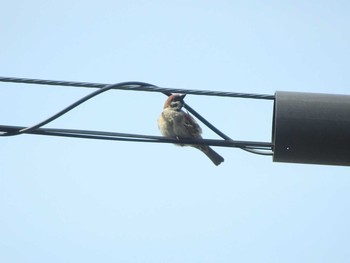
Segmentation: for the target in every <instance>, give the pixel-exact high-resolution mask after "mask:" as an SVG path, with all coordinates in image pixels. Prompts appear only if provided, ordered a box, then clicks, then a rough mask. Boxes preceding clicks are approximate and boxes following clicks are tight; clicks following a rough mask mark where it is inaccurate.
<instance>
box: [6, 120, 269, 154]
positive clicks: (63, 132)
mask: <svg viewBox="0 0 350 263" xmlns="http://www.w3.org/2000/svg"><path fill="white" fill-rule="evenodd" d="M24 129H25V127H19V126H8V125H0V131H2V132H4V133H13V132H16V131H18V130H24ZM24 133H25V134H34V135H49V136H60V137H73V138H85V139H100V140H114V141H131V142H153V143H154V142H156V143H175V144H193V145H210V146H218V147H236V148H241V147H252V148H254V149H255V148H256V149H265V150H271V149H272V144H271V143H268V142H251V141H232V140H212V139H174V138H166V137H162V136H152V135H140V134H131V133H118V132H105V131H92V130H74V129H55V128H37V129H35V130H27V131H26V132H24Z"/></svg>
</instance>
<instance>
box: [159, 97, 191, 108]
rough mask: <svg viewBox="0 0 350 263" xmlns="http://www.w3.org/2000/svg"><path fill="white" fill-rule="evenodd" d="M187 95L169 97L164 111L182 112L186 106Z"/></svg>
mask: <svg viewBox="0 0 350 263" xmlns="http://www.w3.org/2000/svg"><path fill="white" fill-rule="evenodd" d="M185 96H186V94H172V95H170V96H169V97H168V99H167V100H166V101H165V103H164V109H167V108H169V109H173V110H176V111H180V110H181V109H182V107H183V105H184V101H183V99H184V98H185Z"/></svg>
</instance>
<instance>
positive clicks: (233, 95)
mask: <svg viewBox="0 0 350 263" xmlns="http://www.w3.org/2000/svg"><path fill="white" fill-rule="evenodd" d="M0 82H12V83H25V84H39V85H55V86H69V87H81V88H104V87H105V86H107V85H111V84H101V83H89V82H74V81H57V80H42V79H28V78H9V77H0ZM126 83H127V82H126ZM131 83H140V82H129V85H128V84H125V85H123V86H119V87H114V88H113V89H121V90H133V91H149V92H162V93H164V94H171V93H185V94H192V95H205V96H219V97H231V98H246V99H263V100H274V99H275V96H274V95H266V94H253V93H237V92H226V91H210V90H190V89H170V88H161V87H157V86H154V85H150V84H149V85H148V86H147V85H138V84H131Z"/></svg>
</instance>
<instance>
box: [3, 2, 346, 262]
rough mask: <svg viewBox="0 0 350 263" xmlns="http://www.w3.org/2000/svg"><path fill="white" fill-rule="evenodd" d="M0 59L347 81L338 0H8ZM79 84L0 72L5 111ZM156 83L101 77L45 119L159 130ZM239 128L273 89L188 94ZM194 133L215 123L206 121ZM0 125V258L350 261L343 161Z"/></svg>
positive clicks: (23, 67)
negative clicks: (284, 159)
mask: <svg viewBox="0 0 350 263" xmlns="http://www.w3.org/2000/svg"><path fill="white" fill-rule="evenodd" d="M1 10H2V12H1V16H0V33H1V41H0V75H2V76H6V77H27V78H39V79H52V80H71V81H86V82H100V83H117V82H122V81H131V80H137V81H145V82H150V83H153V84H155V85H158V86H162V87H169V88H184V89H206V90H217V91H231V92H247V93H263V94H274V93H275V91H304V92H320V93H335V94H350V74H349V70H350V51H349V46H350V17H349V13H350V2H349V1H323V0H318V1H313V0H311V1H298V0H297V1H289V0H286V1H272V0H268V1H249V0H248V1H215V3H214V2H213V1H141V0H140V1H96V0H95V1H86V0H85V1H74V0H69V1H68V0H61V1H43V0H41V1H40V0H33V1H23V0H22V1H21V0H18V1H3V3H2V5H1ZM90 92H92V90H89V89H83V88H70V87H52V86H39V85H26V84H9V83H0V111H1V112H2V114H1V115H0V124H2V125H21V126H26V125H28V126H29V125H32V124H35V123H37V122H39V121H41V120H43V119H45V118H47V117H49V116H51V115H52V114H54V113H56V112H57V111H59V110H60V109H62V108H64V107H66V106H67V105H69V104H71V103H73V102H74V101H76V100H78V99H79V98H81V97H83V96H85V95H86V94H88V93H90ZM164 100H165V96H164V95H163V94H158V93H147V92H131V91H111V92H107V93H104V94H102V95H101V96H98V97H96V98H94V99H93V100H90V101H89V102H87V103H85V104H83V105H82V106H80V107H78V108H77V109H74V110H73V111H72V112H70V113H68V114H66V115H65V116H63V117H61V118H60V119H58V120H56V121H54V122H52V123H50V124H49V125H47V126H46V127H55V128H72V129H91V130H101V131H112V132H128V133H138V134H149V135H159V131H158V127H157V118H158V115H159V114H160V112H161V110H162V106H163V103H164ZM186 102H187V103H188V104H189V105H191V106H192V107H193V108H195V109H196V110H197V111H198V112H200V113H201V114H202V115H203V116H204V117H205V118H206V119H208V120H209V121H210V122H211V123H213V124H214V125H215V126H216V127H218V128H219V129H220V130H222V131H223V132H224V133H226V134H228V135H229V136H230V137H232V138H234V139H237V140H253V141H270V140H271V127H272V108H273V103H272V102H271V101H256V100H247V99H232V98H218V97H204V96H194V95H191V96H187V97H186ZM203 130H204V133H203V136H204V137H205V138H213V139H216V138H217V136H216V135H215V134H213V133H212V132H210V131H209V130H208V129H205V128H204V127H203ZM216 150H217V151H218V152H219V153H220V154H221V155H222V156H224V158H225V162H224V163H223V164H222V165H220V166H218V167H215V166H214V165H213V164H212V163H211V162H210V161H209V160H208V159H207V158H206V156H204V155H203V154H202V153H201V152H199V151H198V150H196V149H192V148H182V147H175V146H173V145H170V144H151V143H149V144H146V143H127V142H111V141H99V140H83V139H71V138H58V137H44V136H35V135H21V136H17V137H9V138H1V143H0V156H1V158H0V208H1V209H0V261H1V262H6V263H17V262H26V263H29V262H33V263H34V262H35V263H38V262H130V263H131V262H285V263H288V262H349V257H350V250H349V242H350V224H349V222H350V212H349V207H350V191H349V187H350V175H349V168H348V167H336V166H321V165H303V164H285V163H273V162H272V158H271V157H264V156H257V155H253V154H249V153H246V152H244V151H242V150H239V149H234V148H216Z"/></svg>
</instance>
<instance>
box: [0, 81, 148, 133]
mask: <svg viewBox="0 0 350 263" xmlns="http://www.w3.org/2000/svg"><path fill="white" fill-rule="evenodd" d="M124 85H140V86H152V85H151V84H148V83H145V82H122V83H118V84H112V85H106V86H105V87H104V88H101V89H99V90H96V91H94V92H92V93H90V94H88V95H87V96H85V97H83V98H81V99H80V100H78V101H76V102H74V103H73V104H71V105H69V106H68V107H66V108H65V109H63V110H61V111H59V112H58V113H56V114H54V115H53V116H51V117H49V118H48V119H46V120H44V121H41V122H39V123H38V124H35V125H33V126H31V127H27V128H23V129H21V130H17V131H13V132H8V133H4V134H0V136H14V135H19V134H22V133H26V132H27V133H28V132H30V131H33V130H36V129H38V128H40V127H42V126H44V125H45V124H48V123H50V122H52V121H54V120H56V119H57V118H59V117H61V116H62V115H64V114H66V113H67V112H68V111H71V110H72V109H74V108H75V107H77V106H79V105H80V104H82V103H84V102H85V101H87V100H89V99H91V98H93V97H95V96H97V95H99V94H101V93H103V92H106V91H108V90H111V89H114V88H118V87H122V86H124Z"/></svg>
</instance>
